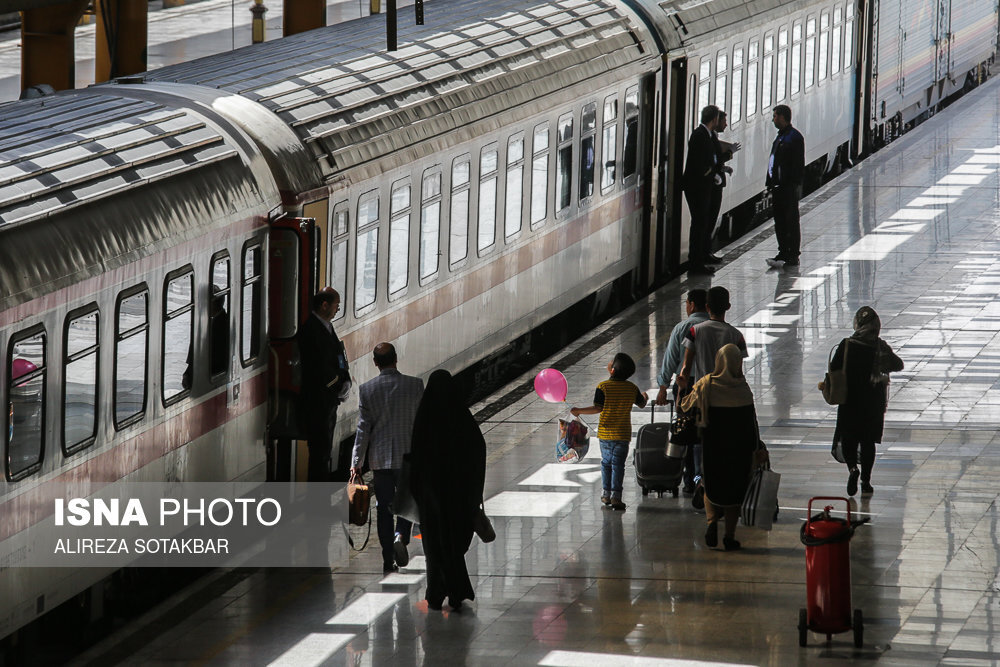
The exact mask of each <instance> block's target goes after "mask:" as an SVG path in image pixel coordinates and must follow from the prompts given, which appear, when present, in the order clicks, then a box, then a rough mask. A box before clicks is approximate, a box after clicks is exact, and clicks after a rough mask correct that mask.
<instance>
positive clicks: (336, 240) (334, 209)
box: [326, 197, 352, 322]
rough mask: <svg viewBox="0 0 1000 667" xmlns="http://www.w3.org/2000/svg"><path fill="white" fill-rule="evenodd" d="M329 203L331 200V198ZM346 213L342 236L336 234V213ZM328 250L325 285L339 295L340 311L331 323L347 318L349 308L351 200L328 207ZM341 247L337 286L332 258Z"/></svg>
mask: <svg viewBox="0 0 1000 667" xmlns="http://www.w3.org/2000/svg"><path fill="white" fill-rule="evenodd" d="M331 201H333V198H332V197H331ZM345 209H346V211H347V224H346V225H344V232H343V233H342V234H338V233H337V213H339V212H340V211H341V210H345ZM328 236H329V237H330V248H329V249H328V250H327V257H328V258H329V259H328V260H327V265H328V270H327V283H326V284H327V285H330V286H331V287H333V289H335V290H337V294H339V295H340V310H338V311H337V314H336V315H334V316H333V320H331V321H332V322H336V321H337V320H340V319H343V318H344V317H347V309H348V308H349V307H350V303H351V302H352V300H351V299H350V296H351V295H350V294H349V293H348V291H347V284H348V280H347V278H348V271H347V269H348V268H349V267H350V265H351V261H350V257H351V200H350V199H341V200H340V201H338V202H337V203H336V204H334V205H333V206H331V207H330V233H329V234H328ZM341 245H343V246H344V280H343V281H342V284H338V281H337V278H336V276H335V275H334V261H333V260H334V258H335V257H336V256H337V248H338V247H340V246H341Z"/></svg>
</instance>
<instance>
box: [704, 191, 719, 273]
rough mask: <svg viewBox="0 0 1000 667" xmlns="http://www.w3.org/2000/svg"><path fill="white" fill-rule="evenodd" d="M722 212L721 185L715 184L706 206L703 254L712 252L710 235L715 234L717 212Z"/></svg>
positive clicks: (717, 218)
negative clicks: (706, 223) (706, 217)
mask: <svg viewBox="0 0 1000 667" xmlns="http://www.w3.org/2000/svg"><path fill="white" fill-rule="evenodd" d="M721 212H722V186H721V185H716V186H714V187H713V188H712V199H711V201H710V202H709V206H708V231H707V232H706V233H705V256H706V257H708V256H709V255H711V254H712V235H713V234H715V226H716V225H718V224H719V213H721Z"/></svg>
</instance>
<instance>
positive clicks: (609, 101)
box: [601, 95, 618, 193]
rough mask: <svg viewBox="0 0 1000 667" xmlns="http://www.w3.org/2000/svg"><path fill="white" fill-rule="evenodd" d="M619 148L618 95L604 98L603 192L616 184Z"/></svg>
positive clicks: (602, 139) (602, 142)
mask: <svg viewBox="0 0 1000 667" xmlns="http://www.w3.org/2000/svg"><path fill="white" fill-rule="evenodd" d="M617 150H618V96H617V95H611V96H609V97H605V98H604V133H603V135H602V138H601V160H603V164H602V166H601V192H602V193H603V192H607V191H608V190H610V189H611V186H613V185H614V184H615V160H616V158H617V155H616V152H617Z"/></svg>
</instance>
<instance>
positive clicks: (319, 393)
mask: <svg viewBox="0 0 1000 667" xmlns="http://www.w3.org/2000/svg"><path fill="white" fill-rule="evenodd" d="M338 310H340V295H339V294H338V293H337V290H335V289H333V288H332V287H324V288H323V289H321V290H320V291H319V292H317V293H316V294H315V295H314V296H313V298H312V313H310V314H309V316H308V317H307V318H306V321H305V322H303V323H302V327H301V328H300V329H299V355H300V357H301V363H302V393H301V400H300V406H301V410H302V415H301V420H302V423H303V425H304V427H305V429H306V438H307V439H308V441H309V476H308V480H309V481H310V482H326V481H329V478H330V453H331V451H332V449H333V431H334V427H335V426H336V425H337V406H338V405H340V401H341V396H342V395H343V394H344V393H345V392H346V390H347V388H348V387H350V381H351V375H350V371H349V369H348V367H347V354H346V353H345V351H344V344H343V343H342V342H340V339H339V338H338V337H337V334H336V332H334V330H333V325H332V324H331V323H330V320H332V319H333V318H334V317H335V316H336V315H337V311H338Z"/></svg>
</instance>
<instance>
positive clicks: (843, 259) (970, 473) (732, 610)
mask: <svg viewBox="0 0 1000 667" xmlns="http://www.w3.org/2000/svg"><path fill="white" fill-rule="evenodd" d="M998 94H1000V81H997V80H994V81H992V82H989V83H986V84H985V85H983V86H982V87H981V88H980V89H978V90H976V91H974V92H972V93H971V94H969V95H967V96H966V97H965V98H963V99H962V100H961V101H960V103H958V104H956V105H954V106H953V107H952V108H950V109H948V110H947V111H946V112H944V113H941V114H939V115H937V116H936V117H934V118H932V119H930V120H929V121H927V122H926V123H924V124H923V125H921V126H920V127H918V128H917V129H916V130H914V131H913V132H911V133H910V134H908V135H907V136H905V137H903V138H902V139H900V140H898V141H897V142H895V143H894V144H892V145H891V146H889V147H887V148H886V149H884V150H882V151H880V152H879V153H877V154H875V155H874V156H872V157H871V158H869V159H868V160H866V161H864V162H863V163H861V164H860V165H858V166H856V167H855V168H853V169H851V170H850V171H848V172H846V173H844V174H843V175H841V176H840V177H839V178H837V179H836V180H834V181H832V182H830V183H828V184H827V185H826V186H824V187H823V188H821V189H820V190H819V191H817V192H815V193H814V194H812V195H811V196H810V197H808V198H807V199H806V200H804V201H803V203H802V232H803V254H802V258H801V266H800V267H798V269H797V270H773V269H770V270H769V269H768V267H767V265H766V264H765V261H764V260H765V258H767V257H771V256H773V255H774V254H775V250H776V242H775V239H774V234H773V230H772V229H771V225H770V224H768V225H767V226H766V227H762V228H760V229H758V230H757V231H756V232H755V233H753V234H751V235H750V236H748V237H746V238H744V239H741V240H740V241H738V242H736V243H735V244H733V245H732V246H729V247H727V248H724V249H723V251H722V254H724V255H725V260H726V261H725V264H724V266H723V267H722V268H721V269H720V270H719V272H718V273H717V274H716V275H715V276H714V277H711V278H707V277H698V278H692V279H689V278H687V277H684V278H682V279H679V280H677V281H674V282H672V283H671V284H669V285H667V286H666V287H664V288H663V289H661V290H659V291H657V292H656V293H655V294H652V295H651V296H649V297H648V298H645V299H643V300H641V301H640V302H638V303H636V304H634V305H633V306H631V307H630V308H628V309H627V310H626V311H624V312H623V313H621V314H620V315H619V316H617V317H615V318H614V319H612V320H610V321H608V322H606V323H605V324H603V325H602V326H600V327H599V328H598V329H596V330H594V331H593V332H591V333H589V334H587V335H585V336H584V337H583V338H581V339H580V340H577V341H575V342H574V343H572V344H571V345H570V346H568V347H567V348H566V349H565V350H564V351H563V352H561V353H560V354H558V355H556V356H554V357H553V358H550V359H547V360H545V361H543V362H542V363H540V364H539V365H538V366H537V367H536V368H535V369H533V370H532V371H531V372H529V373H527V374H525V375H524V376H523V377H521V378H519V379H517V380H516V381H515V382H512V383H511V384H510V385H508V386H507V387H506V388H505V389H504V390H502V391H501V392H499V393H498V394H497V395H495V396H493V397H491V398H490V399H489V400H488V401H486V402H484V403H482V404H479V405H477V406H475V407H474V409H473V412H474V413H476V414H477V415H478V418H479V419H480V421H481V426H482V430H483V431H484V433H485V435H486V439H487V443H488V465H487V488H486V497H487V499H488V500H487V502H486V509H487V513H488V514H489V515H490V516H491V517H492V519H493V523H494V525H495V527H496V530H497V534H498V538H497V540H496V541H495V542H493V543H491V544H482V543H481V542H480V541H479V540H478V538H477V539H474V541H473V545H472V548H471V549H470V551H469V553H468V555H467V562H468V564H469V569H470V572H471V573H472V574H473V583H474V586H475V590H476V600H475V602H473V603H471V604H468V605H467V607H466V609H464V610H462V611H461V612H451V611H448V608H447V607H446V608H445V611H444V612H436V611H429V610H428V609H427V605H426V602H424V600H423V595H424V583H425V582H424V574H423V559H422V557H421V556H420V546H419V541H418V540H414V542H413V545H411V554H412V555H413V556H414V557H413V558H412V561H411V563H410V566H409V567H407V568H404V569H403V570H402V571H401V572H399V573H395V574H391V575H388V576H383V575H382V571H381V558H380V555H379V550H378V545H377V540H376V538H375V536H374V534H373V535H372V543H371V544H369V546H368V548H367V549H366V550H365V551H364V552H363V553H360V554H358V555H356V556H355V557H353V558H352V559H351V561H350V564H349V566H347V567H345V568H340V569H337V570H335V571H333V572H332V573H331V572H325V571H324V572H316V571H293V570H270V571H263V570H258V571H254V570H231V571H218V572H214V573H212V574H211V575H209V576H207V577H205V578H203V579H202V580H200V581H199V582H198V583H197V584H195V585H193V586H192V587H190V588H189V589H185V590H183V591H180V592H179V593H178V594H177V595H176V596H174V597H173V598H172V599H170V600H168V601H167V602H165V603H164V604H162V605H161V606H160V607H158V608H157V609H156V610H154V611H152V612H150V613H149V614H147V615H146V616H145V617H143V618H142V619H140V620H139V621H137V622H136V623H134V624H132V625H130V626H128V627H126V628H124V629H123V630H122V631H121V632H119V633H118V634H117V635H115V636H113V637H110V638H108V639H107V640H105V641H104V642H102V643H101V644H99V645H98V646H95V647H93V648H92V649H91V650H90V651H88V652H87V653H86V654H84V655H81V656H80V658H79V661H78V662H79V663H80V664H94V665H97V664H100V665H109V664H144V665H168V664H170V665H174V664H185V663H193V664H208V665H224V664H241V665H297V666H304V665H343V664H349V665H490V666H491V667H495V666H497V665H549V666H558V667H570V666H575V665H588V666H590V665H601V666H614V665H637V666H644V665H681V664H684V665H714V664H730V665H732V664H739V665H792V664H800V665H820V664H843V663H845V662H853V663H863V664H870V663H873V662H878V663H879V664H886V665H915V664H945V665H952V664H953V665H989V664H996V663H997V662H1000V632H998V630H1000V627H998V625H1000V586H998V583H997V582H998V581H1000V579H998V558H1000V510H998V504H997V500H998V496H1000V484H998V476H1000V435H998V433H997V423H998V422H1000V381H998V377H1000V333H998V332H1000V303H998V301H997V298H996V295H997V291H998V289H1000V214H998V207H1000V196H998V192H1000V175H998V167H1000V106H998V105H997V98H998ZM793 120H794V119H793ZM808 140H809V137H806V141H808ZM736 159H739V156H738V155H737V158H736ZM761 169H762V170H763V169H764V165H761ZM716 284H717V285H723V286H725V287H727V288H728V289H729V290H730V292H731V301H732V304H733V308H732V310H731V311H730V312H729V316H728V318H727V319H728V321H730V322H731V323H732V324H734V325H736V326H737V327H739V328H740V329H741V330H742V331H743V333H744V335H745V336H746V338H747V341H748V344H749V347H750V358H749V359H748V360H747V362H746V364H745V371H746V375H747V378H748V381H749V383H750V386H751V388H752V389H753V392H754V395H755V401H756V407H757V412H758V416H759V419H760V426H761V431H762V437H763V439H764V441H765V442H766V443H767V444H768V447H769V449H770V452H771V459H772V466H773V468H774V469H775V470H776V471H777V472H779V473H781V475H782V477H781V488H780V493H779V500H780V507H781V509H780V516H779V520H778V522H777V523H776V524H775V526H774V528H773V530H771V531H770V532H765V531H762V530H756V529H752V528H746V527H743V526H741V527H740V528H739V530H738V532H737V538H738V539H739V540H740V541H741V542H742V544H743V549H742V550H740V551H735V552H724V551H722V550H719V549H709V548H707V547H706V546H705V543H704V532H705V519H704V516H703V514H702V513H700V512H697V511H695V510H694V509H692V507H691V503H690V499H689V498H685V497H684V496H683V495H682V496H681V497H679V498H676V499H675V498H672V497H670V496H669V494H667V495H665V496H664V497H662V498H660V497H656V496H655V494H654V495H650V496H648V497H643V496H642V495H641V493H640V489H639V487H638V486H637V484H636V482H635V478H634V474H633V472H632V470H633V469H632V464H631V457H630V460H629V464H628V468H627V475H626V481H625V495H624V501H625V502H626V503H627V505H628V509H627V510H626V511H625V512H614V511H610V510H608V509H605V508H603V507H602V506H601V503H600V501H599V496H600V466H599V458H598V457H599V453H598V447H597V443H596V439H595V440H594V441H593V443H592V446H591V450H590V454H589V456H588V457H587V458H585V459H584V460H583V461H582V462H581V463H579V464H576V465H566V464H558V463H556V462H555V459H554V445H555V440H556V435H555V431H556V423H555V420H556V419H557V418H558V417H559V416H560V415H562V414H565V412H566V410H567V406H565V405H554V404H548V403H544V402H542V401H541V400H540V399H539V398H538V397H537V396H536V395H535V394H534V393H533V392H532V391H531V390H530V383H531V379H532V378H533V377H534V375H535V373H537V372H538V371H539V370H541V369H543V368H546V367H555V368H558V369H560V370H562V371H563V372H564V373H565V375H566V377H567V378H568V381H569V386H570V395H569V401H570V403H571V404H576V405H589V404H590V402H591V398H592V396H593V390H594V387H595V386H596V385H597V383H598V382H599V381H601V380H603V379H605V377H606V371H605V367H606V365H607V363H608V361H609V360H610V359H611V358H612V356H613V355H614V354H615V353H616V352H618V351H625V352H628V353H629V354H631V355H632V356H633V358H634V359H635V360H636V362H637V365H638V371H637V373H636V375H635V376H634V377H633V381H635V382H636V383H637V384H638V385H639V386H640V387H644V388H650V392H651V394H654V395H655V392H654V391H653V389H652V388H653V387H654V385H655V382H656V381H655V377H656V370H657V367H658V365H659V362H660V358H661V356H662V353H663V351H664V349H665V345H666V340H667V337H668V335H669V333H670V331H671V329H672V327H673V326H674V324H675V323H676V322H677V321H678V320H679V319H680V317H681V316H682V314H683V311H682V307H683V296H684V294H686V291H687V290H688V289H690V288H692V287H695V286H704V287H708V286H710V285H716ZM862 305H872V306H873V307H874V308H875V309H876V310H877V311H878V312H879V314H880V316H881V320H882V334H881V335H882V337H883V338H884V339H885V340H886V341H888V342H889V343H890V344H891V345H892V347H893V348H894V349H895V351H896V353H897V354H898V355H899V356H900V357H901V358H902V359H903V361H904V362H905V364H906V368H905V370H904V371H903V372H901V373H897V374H894V375H893V377H892V384H891V387H890V389H891V393H890V402H889V408H888V413H887V416H886V429H885V436H884V439H883V442H882V444H881V445H879V446H878V458H877V460H876V463H875V472H874V475H873V478H872V483H873V485H874V487H875V492H874V494H873V495H871V496H859V497H857V498H856V500H855V501H854V511H855V512H856V513H858V514H859V515H861V516H868V517H870V518H871V523H870V524H869V525H867V526H865V527H862V528H859V529H858V531H857V533H856V535H855V538H854V539H853V541H852V542H851V551H852V569H853V584H854V585H853V598H854V599H853V606H854V607H858V608H860V609H862V610H863V612H864V618H865V630H864V632H865V634H864V637H865V640H864V646H863V648H860V649H856V648H854V646H853V643H852V637H851V634H850V633H846V634H841V635H834V637H833V640H832V642H831V643H829V644H827V643H826V641H825V637H824V636H819V635H815V634H811V633H810V636H809V646H807V647H805V648H800V647H799V644H798V632H797V629H796V626H797V622H798V610H799V609H800V608H801V607H803V606H805V597H806V590H805V555H804V552H805V549H804V547H803V546H802V544H801V542H800V539H799V529H800V526H801V524H802V520H803V519H804V518H805V514H806V504H807V501H808V499H809V498H810V497H813V496H843V495H845V484H846V481H847V471H846V468H845V467H844V466H843V465H842V464H838V463H837V462H835V461H834V460H833V459H832V458H831V456H830V444H831V440H832V436H833V430H834V423H835V414H836V413H835V408H833V407H831V406H829V405H827V404H826V403H824V401H823V398H822V396H821V395H820V393H819V392H818V391H817V389H816V383H817V382H818V381H819V380H820V379H822V377H823V373H824V371H825V369H826V363H827V357H828V354H829V352H830V349H831V347H832V346H834V345H835V344H836V343H837V342H838V341H840V339H841V338H842V337H844V336H847V335H849V334H850V333H851V331H852V329H851V320H852V316H853V314H854V312H855V311H856V310H857V309H858V308H859V307H860V306H862ZM406 366H407V363H406V359H401V360H400V368H401V370H403V371H404V372H406ZM648 420H649V411H648V410H638V409H636V410H635V412H634V414H633V425H634V427H635V428H638V427H639V426H641V425H642V424H643V423H645V422H647V421H648ZM373 533H374V531H373Z"/></svg>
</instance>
